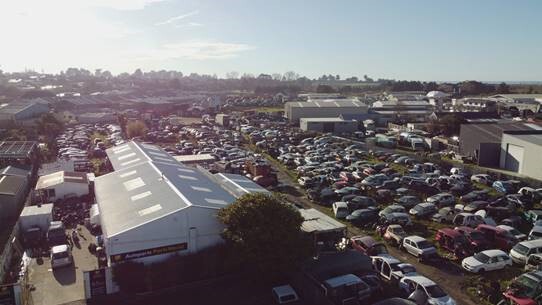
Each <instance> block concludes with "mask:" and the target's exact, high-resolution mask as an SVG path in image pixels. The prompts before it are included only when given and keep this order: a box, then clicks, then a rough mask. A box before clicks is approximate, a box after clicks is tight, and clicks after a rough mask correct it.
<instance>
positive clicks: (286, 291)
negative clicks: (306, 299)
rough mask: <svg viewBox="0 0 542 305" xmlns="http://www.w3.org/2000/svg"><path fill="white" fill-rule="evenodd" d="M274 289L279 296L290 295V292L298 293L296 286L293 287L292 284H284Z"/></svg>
mask: <svg viewBox="0 0 542 305" xmlns="http://www.w3.org/2000/svg"><path fill="white" fill-rule="evenodd" d="M273 291H274V292H275V293H276V294H277V295H278V296H279V297H281V296H285V295H290V294H296V293H295V290H294V288H292V286H290V285H282V286H277V287H273Z"/></svg>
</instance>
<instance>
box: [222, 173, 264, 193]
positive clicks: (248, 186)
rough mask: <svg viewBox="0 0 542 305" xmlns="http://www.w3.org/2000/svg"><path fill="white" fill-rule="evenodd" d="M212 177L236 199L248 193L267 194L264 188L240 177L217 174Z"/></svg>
mask: <svg viewBox="0 0 542 305" xmlns="http://www.w3.org/2000/svg"><path fill="white" fill-rule="evenodd" d="M214 176H215V178H217V180H218V182H219V183H220V184H221V185H222V187H223V188H224V189H226V190H227V191H228V192H229V193H230V194H232V195H233V196H235V197H236V198H238V197H241V196H243V195H245V194H248V193H269V191H268V190H266V189H265V188H263V187H261V186H260V185H258V184H257V183H255V182H253V181H252V180H249V179H248V178H247V177H244V176H241V175H236V174H226V173H218V174H215V175H214Z"/></svg>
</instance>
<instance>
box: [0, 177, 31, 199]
mask: <svg viewBox="0 0 542 305" xmlns="http://www.w3.org/2000/svg"><path fill="white" fill-rule="evenodd" d="M25 183H26V178H24V177H18V176H3V177H0V195H17V194H18V193H19V192H21V191H22V190H23V187H24V185H25Z"/></svg>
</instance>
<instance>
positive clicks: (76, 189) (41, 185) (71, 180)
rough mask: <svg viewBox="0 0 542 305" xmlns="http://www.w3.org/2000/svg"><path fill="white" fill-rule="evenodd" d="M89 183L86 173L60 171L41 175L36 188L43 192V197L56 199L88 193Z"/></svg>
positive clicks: (51, 199)
mask: <svg viewBox="0 0 542 305" xmlns="http://www.w3.org/2000/svg"><path fill="white" fill-rule="evenodd" d="M88 184H89V183H88V178H87V174H86V173H80V172H66V171H58V172H56V173H52V174H49V175H45V176H41V177H39V179H38V182H37V184H36V190H37V191H39V192H40V193H41V194H42V198H44V199H46V200H48V201H55V200H58V199H64V198H69V197H81V196H85V195H88V193H89V186H88Z"/></svg>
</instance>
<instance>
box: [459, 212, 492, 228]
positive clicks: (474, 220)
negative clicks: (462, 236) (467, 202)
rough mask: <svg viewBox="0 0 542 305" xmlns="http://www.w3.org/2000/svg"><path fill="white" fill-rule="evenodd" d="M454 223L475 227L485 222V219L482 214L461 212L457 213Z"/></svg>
mask: <svg viewBox="0 0 542 305" xmlns="http://www.w3.org/2000/svg"><path fill="white" fill-rule="evenodd" d="M452 223H453V224H454V225H456V226H467V227H472V228H475V227H476V226H478V225H480V224H483V223H484V219H483V218H482V217H481V216H480V215H475V214H472V213H459V214H457V215H455V217H454V220H453V221H452Z"/></svg>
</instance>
